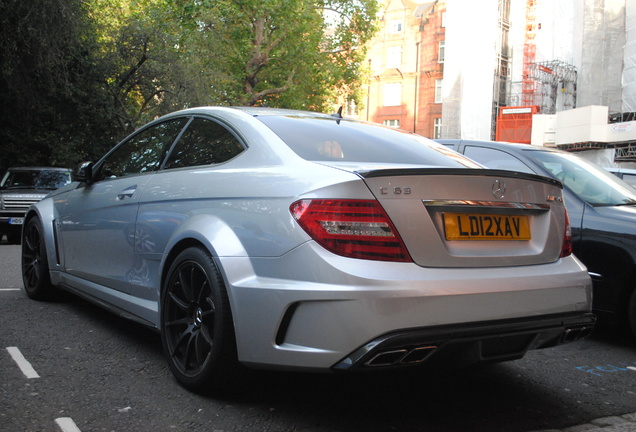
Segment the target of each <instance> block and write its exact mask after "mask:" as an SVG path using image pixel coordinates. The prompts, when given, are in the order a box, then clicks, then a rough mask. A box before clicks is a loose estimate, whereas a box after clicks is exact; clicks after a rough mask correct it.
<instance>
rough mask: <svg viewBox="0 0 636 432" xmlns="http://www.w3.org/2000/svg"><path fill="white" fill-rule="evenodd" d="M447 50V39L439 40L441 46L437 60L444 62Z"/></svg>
mask: <svg viewBox="0 0 636 432" xmlns="http://www.w3.org/2000/svg"><path fill="white" fill-rule="evenodd" d="M445 50H446V41H445V40H441V41H439V47H438V51H437V61H438V62H440V63H444V55H445V52H444V51H445Z"/></svg>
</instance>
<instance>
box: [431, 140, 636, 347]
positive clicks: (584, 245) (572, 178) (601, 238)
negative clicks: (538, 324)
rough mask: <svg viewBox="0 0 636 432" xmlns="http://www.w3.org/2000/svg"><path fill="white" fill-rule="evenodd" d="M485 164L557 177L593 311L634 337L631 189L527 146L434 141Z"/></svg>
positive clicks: (635, 217)
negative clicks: (591, 292) (589, 278)
mask: <svg viewBox="0 0 636 432" xmlns="http://www.w3.org/2000/svg"><path fill="white" fill-rule="evenodd" d="M437 141H438V142H440V143H442V144H444V145H445V146H447V147H450V148H452V149H453V150H455V151H457V152H459V153H462V154H464V155H465V156H468V157H469V158H471V159H473V160H475V161H477V162H479V163H481V164H483V165H485V166H487V167H488V168H500V169H507V170H513V171H518V172H524V173H535V174H540V175H544V176H549V177H553V178H556V179H559V180H560V181H561V182H562V183H563V185H564V188H563V193H564V198H565V202H566V206H567V209H568V213H569V217H570V222H571V225H572V243H573V250H574V254H575V255H576V256H577V257H578V258H579V259H580V260H581V261H582V262H583V263H584V264H585V265H586V266H587V268H588V271H589V273H590V275H591V276H592V281H593V284H594V310H595V311H596V312H597V313H598V314H599V315H607V314H611V315H613V316H615V317H616V318H618V319H619V322H620V323H621V324H622V325H624V326H625V328H628V329H630V330H631V332H632V334H633V335H636V190H634V188H632V187H631V186H629V185H628V184H627V183H625V182H624V181H623V180H621V179H619V178H618V177H616V176H614V175H612V174H610V173H609V172H608V171H606V170H605V169H603V168H601V167H599V166H597V165H595V164H593V163H591V162H588V161H586V160H585V159H583V158H581V157H579V156H577V155H575V154H573V153H569V152H564V151H561V150H556V149H553V148H547V147H540V146H532V145H527V144H510V143H500V142H491V141H474V140H459V139H458V140H450V139H449V140H437Z"/></svg>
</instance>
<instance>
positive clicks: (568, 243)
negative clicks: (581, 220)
mask: <svg viewBox="0 0 636 432" xmlns="http://www.w3.org/2000/svg"><path fill="white" fill-rule="evenodd" d="M570 255H572V227H571V226H570V217H569V216H568V211H567V210H565V234H564V235H563V246H561V258H565V257H567V256H570Z"/></svg>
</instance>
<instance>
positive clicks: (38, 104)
mask: <svg viewBox="0 0 636 432" xmlns="http://www.w3.org/2000/svg"><path fill="white" fill-rule="evenodd" d="M89 23H90V20H89V19H88V18H87V11H86V10H85V9H84V5H83V2H82V1H81V0H29V1H21V0H3V1H2V2H0V154H1V155H2V158H0V168H2V169H3V170H4V169H5V168H7V167H8V166H10V165H57V166H71V165H72V164H75V163H76V162H77V159H79V158H82V157H91V156H92V152H93V151H94V150H95V151H101V148H103V147H107V146H108V145H109V144H110V139H109V136H108V134H107V133H106V130H108V129H109V125H108V120H107V119H108V117H109V114H108V110H107V109H105V105H104V102H105V100H104V99H103V95H104V94H105V93H104V89H103V87H102V86H101V84H100V83H99V80H98V79H96V76H95V73H94V72H95V70H94V68H93V65H92V59H91V55H90V52H91V50H92V48H93V46H94V40H93V38H92V37H91V35H92V34H93V29H92V28H91V27H90V25H89Z"/></svg>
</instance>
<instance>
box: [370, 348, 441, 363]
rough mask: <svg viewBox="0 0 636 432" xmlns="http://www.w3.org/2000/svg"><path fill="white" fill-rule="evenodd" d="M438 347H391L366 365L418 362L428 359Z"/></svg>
mask: <svg viewBox="0 0 636 432" xmlns="http://www.w3.org/2000/svg"><path fill="white" fill-rule="evenodd" d="M436 349H437V346H434V345H427V346H420V347H414V348H400V349H391V350H387V351H380V352H379V353H377V354H376V355H374V356H373V357H372V358H371V359H370V360H369V361H367V362H366V363H365V364H364V365H365V366H370V367H381V366H394V365H400V364H404V365H407V364H417V363H421V362H423V361H424V360H426V359H427V358H428V357H429V356H430V355H431V354H433V352H434V351H435V350H436Z"/></svg>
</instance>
